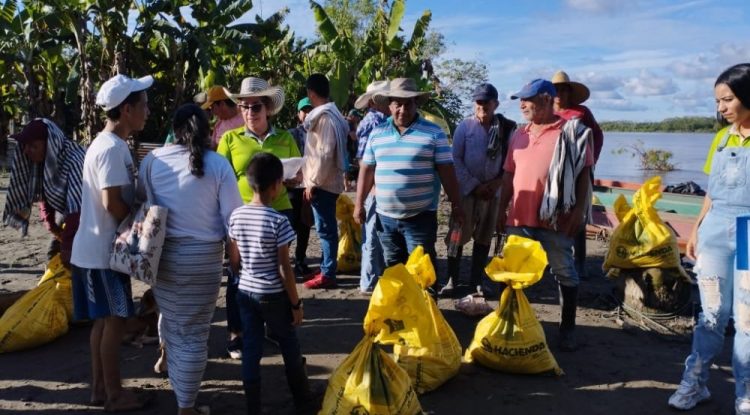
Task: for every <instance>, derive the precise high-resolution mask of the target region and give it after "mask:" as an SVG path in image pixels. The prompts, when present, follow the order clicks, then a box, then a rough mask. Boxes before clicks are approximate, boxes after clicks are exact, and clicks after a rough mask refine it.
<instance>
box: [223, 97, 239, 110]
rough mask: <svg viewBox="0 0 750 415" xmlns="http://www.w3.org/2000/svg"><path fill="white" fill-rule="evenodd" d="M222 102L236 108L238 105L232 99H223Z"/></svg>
mask: <svg viewBox="0 0 750 415" xmlns="http://www.w3.org/2000/svg"><path fill="white" fill-rule="evenodd" d="M221 102H223V103H224V105H226V106H227V107H229V108H234V107H236V106H237V103H236V102H234V101H232V100H231V99H223V100H221Z"/></svg>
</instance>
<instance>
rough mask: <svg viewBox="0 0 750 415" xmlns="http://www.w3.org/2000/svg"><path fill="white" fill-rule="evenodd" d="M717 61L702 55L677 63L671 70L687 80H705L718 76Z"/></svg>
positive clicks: (671, 66)
mask: <svg viewBox="0 0 750 415" xmlns="http://www.w3.org/2000/svg"><path fill="white" fill-rule="evenodd" d="M716 66H717V65H716V59H710V58H708V57H707V56H706V55H703V54H700V55H698V56H695V57H693V58H691V59H686V60H682V61H676V62H674V63H673V64H672V65H670V67H669V69H670V70H671V71H672V72H674V74H675V75H677V76H680V77H682V78H686V79H705V78H711V77H713V76H715V75H716V71H717V68H716Z"/></svg>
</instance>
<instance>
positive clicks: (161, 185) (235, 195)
mask: <svg viewBox="0 0 750 415" xmlns="http://www.w3.org/2000/svg"><path fill="white" fill-rule="evenodd" d="M151 160H153V162H151ZM149 162H150V163H151V175H150V181H149V182H150V183H151V192H152V193H153V195H154V199H155V200H154V203H156V204H157V205H159V206H164V207H166V208H167V209H168V210H169V215H167V238H181V237H189V238H195V239H197V240H200V241H207V242H215V241H221V240H223V239H224V238H225V237H226V235H227V226H228V223H229V215H231V214H232V211H233V210H234V209H236V208H238V207H240V206H242V198H241V197H240V191H239V190H238V189H237V178H236V177H235V175H234V170H232V166H231V165H230V164H229V160H227V159H226V158H224V157H222V156H220V155H218V154H216V153H215V152H213V151H208V150H206V152H205V153H204V154H203V177H196V176H194V175H193V174H192V173H190V151H189V150H188V148H187V147H185V146H184V145H179V144H174V145H171V146H167V147H162V148H157V149H156V150H153V151H152V152H151V153H150V154H149V155H147V156H146V158H144V159H143V161H142V162H141V168H140V171H139V172H138V178H139V184H138V189H139V192H140V189H141V186H142V185H143V184H144V183H145V180H146V167H147V166H148V164H149ZM140 178H143V180H140ZM144 192H145V190H144ZM139 194H140V193H139ZM144 194H145V193H144Z"/></svg>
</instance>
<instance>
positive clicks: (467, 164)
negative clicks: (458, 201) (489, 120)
mask: <svg viewBox="0 0 750 415" xmlns="http://www.w3.org/2000/svg"><path fill="white" fill-rule="evenodd" d="M488 141H489V136H488V134H487V131H486V130H485V129H484V127H483V126H482V123H480V122H479V120H477V119H476V117H470V118H466V119H464V120H463V121H461V123H460V124H459V125H458V127H456V132H455V134H454V135H453V165H454V167H455V169H456V178H457V179H458V187H459V190H461V194H462V195H464V196H467V195H469V194H470V193H471V192H472V191H473V190H474V188H476V187H477V186H478V185H480V184H482V183H486V182H488V181H490V180H494V179H497V178H498V177H500V176H502V174H503V157H502V155H501V154H499V152H498V155H497V157H495V159H494V160H493V159H491V158H490V157H488V156H487V144H488Z"/></svg>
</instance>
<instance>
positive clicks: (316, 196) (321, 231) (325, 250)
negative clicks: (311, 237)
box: [311, 189, 339, 280]
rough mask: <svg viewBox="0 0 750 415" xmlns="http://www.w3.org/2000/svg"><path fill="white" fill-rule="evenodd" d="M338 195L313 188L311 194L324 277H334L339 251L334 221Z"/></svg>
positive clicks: (321, 269)
mask: <svg viewBox="0 0 750 415" xmlns="http://www.w3.org/2000/svg"><path fill="white" fill-rule="evenodd" d="M338 197H339V195H337V194H336V193H331V192H327V191H325V190H322V189H315V190H314V191H313V196H312V201H311V205H312V211H313V216H314V217H315V231H317V232H318V238H320V250H321V252H322V254H321V256H322V258H320V272H321V273H322V274H323V276H324V277H326V278H332V279H334V280H335V279H336V267H337V265H338V264H337V263H336V257H337V256H338V251H339V229H338V222H337V221H336V199H338Z"/></svg>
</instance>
